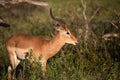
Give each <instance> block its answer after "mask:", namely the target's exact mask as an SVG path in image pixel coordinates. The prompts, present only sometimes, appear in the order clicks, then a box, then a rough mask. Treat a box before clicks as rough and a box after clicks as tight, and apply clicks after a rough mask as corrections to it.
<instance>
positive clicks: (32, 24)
mask: <svg viewBox="0 0 120 80" xmlns="http://www.w3.org/2000/svg"><path fill="white" fill-rule="evenodd" d="M43 1H46V2H48V3H49V5H50V7H52V9H53V14H54V15H56V16H57V17H60V18H64V19H65V21H66V22H67V24H68V25H69V26H70V29H71V31H72V32H73V33H74V34H75V35H76V36H77V37H78V39H79V44H77V45H76V46H73V45H68V44H66V45H65V46H64V47H63V48H62V49H61V51H60V52H59V53H58V54H57V55H56V56H54V57H52V58H51V59H49V60H48V62H47V72H46V76H45V77H44V76H43V75H42V73H41V64H40V63H38V62H32V63H31V62H30V61H29V60H26V61H25V70H24V79H25V80H37V79H39V78H40V79H43V78H45V80H119V79H120V73H119V72H120V69H119V67H120V54H119V50H120V38H111V39H110V40H109V41H106V40H104V39H102V35H104V34H106V33H118V34H120V10H119V9H120V8H119V7H120V5H119V4H120V0H106V1H105V0H100V1H98V0H84V2H86V4H87V10H86V11H87V12H86V15H87V18H88V19H89V18H90V17H91V15H92V14H93V13H94V11H95V10H96V8H98V7H99V8H100V10H99V11H98V12H97V14H96V15H95V17H94V18H93V19H92V21H91V22H90V23H89V29H90V34H89V39H88V41H87V42H85V41H84V36H85V25H84V24H85V23H84V19H83V14H82V12H83V8H82V5H81V1H80V0H49V1H47V0H43ZM0 15H2V16H4V17H5V18H7V20H8V21H9V23H10V24H11V27H10V28H2V27H0V80H6V79H7V67H8V65H9V64H10V63H9V58H8V54H7V51H6V48H5V43H6V40H7V39H8V38H9V37H10V36H11V35H13V34H18V33H27V34H32V35H39V34H40V35H43V36H45V38H47V39H50V38H51V36H52V35H53V34H54V33H55V31H54V24H55V22H53V21H52V19H51V18H50V17H49V8H44V7H38V6H33V5H30V4H26V3H21V4H15V5H11V8H4V7H1V6H0ZM111 21H115V23H114V24H115V25H116V26H117V28H116V27H115V26H114V25H113V24H111ZM86 43H87V44H88V45H87V46H86V45H85V44H86ZM23 64H24V61H22V62H21V64H20V65H19V66H22V67H24V65H23ZM18 72H19V71H18ZM18 77H21V76H20V73H19V74H18Z"/></svg>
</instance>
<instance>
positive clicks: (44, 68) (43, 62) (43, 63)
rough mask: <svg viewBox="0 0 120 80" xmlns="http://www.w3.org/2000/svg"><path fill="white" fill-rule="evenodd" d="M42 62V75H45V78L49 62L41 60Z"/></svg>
mask: <svg viewBox="0 0 120 80" xmlns="http://www.w3.org/2000/svg"><path fill="white" fill-rule="evenodd" d="M40 62H41V66H42V73H43V76H45V72H46V63H47V60H45V59H41V61H40Z"/></svg>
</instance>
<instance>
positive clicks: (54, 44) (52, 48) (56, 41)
mask: <svg viewBox="0 0 120 80" xmlns="http://www.w3.org/2000/svg"><path fill="white" fill-rule="evenodd" d="M64 44H65V41H64V40H63V38H62V36H61V34H60V33H57V34H56V35H55V37H53V38H52V39H51V40H50V41H49V42H48V45H49V49H47V50H48V52H49V53H48V54H47V55H48V56H47V57H48V58H50V57H52V56H54V55H56V54H57V52H58V51H59V50H60V49H61V48H62V47H63V46H64Z"/></svg>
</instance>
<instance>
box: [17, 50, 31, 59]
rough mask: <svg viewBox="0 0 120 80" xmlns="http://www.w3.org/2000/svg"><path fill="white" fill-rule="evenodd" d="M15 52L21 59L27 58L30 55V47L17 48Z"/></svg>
mask: <svg viewBox="0 0 120 80" xmlns="http://www.w3.org/2000/svg"><path fill="white" fill-rule="evenodd" d="M15 53H16V55H17V57H18V58H19V59H26V58H27V57H28V56H29V49H21V48H16V49H15Z"/></svg>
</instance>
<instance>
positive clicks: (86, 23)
mask: <svg viewBox="0 0 120 80" xmlns="http://www.w3.org/2000/svg"><path fill="white" fill-rule="evenodd" d="M81 3H82V7H83V18H84V21H85V28H86V31H85V42H86V41H87V40H88V32H89V25H88V19H87V16H86V8H87V6H86V3H85V2H83V0H81Z"/></svg>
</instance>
